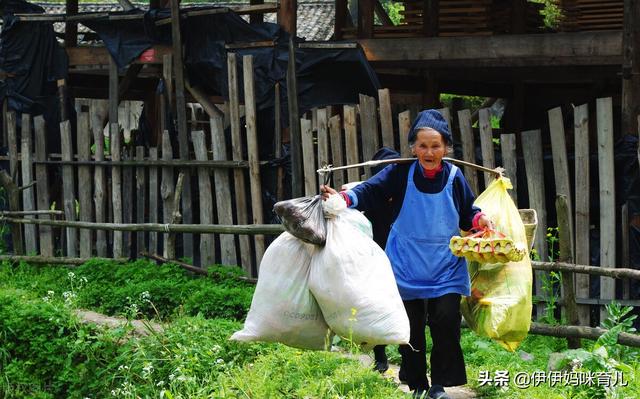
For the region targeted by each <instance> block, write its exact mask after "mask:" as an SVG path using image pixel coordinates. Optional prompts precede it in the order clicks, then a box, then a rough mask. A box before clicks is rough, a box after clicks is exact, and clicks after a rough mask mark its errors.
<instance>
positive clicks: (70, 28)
mask: <svg viewBox="0 0 640 399" xmlns="http://www.w3.org/2000/svg"><path fill="white" fill-rule="evenodd" d="M66 10H67V15H74V14H77V13H78V0H67V1H66ZM64 25H65V27H64V46H65V47H76V46H77V45H78V23H77V22H65V24H64Z"/></svg>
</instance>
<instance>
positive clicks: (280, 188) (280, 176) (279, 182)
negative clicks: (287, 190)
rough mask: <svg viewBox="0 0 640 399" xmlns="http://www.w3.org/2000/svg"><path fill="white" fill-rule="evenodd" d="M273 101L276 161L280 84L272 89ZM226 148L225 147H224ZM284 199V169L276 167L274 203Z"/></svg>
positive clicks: (279, 148)
mask: <svg viewBox="0 0 640 399" xmlns="http://www.w3.org/2000/svg"><path fill="white" fill-rule="evenodd" d="M273 91H274V93H275V99H274V107H273V109H274V115H273V120H274V122H273V123H274V127H273V132H274V138H273V147H274V148H273V154H274V156H275V158H276V159H280V157H282V118H281V117H282V114H281V110H280V106H281V103H280V83H279V82H278V83H276V84H275V87H274V90H273ZM225 148H226V147H225ZM283 199H284V168H283V167H282V166H277V169H276V201H282V200H283Z"/></svg>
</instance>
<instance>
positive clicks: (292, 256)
mask: <svg viewBox="0 0 640 399" xmlns="http://www.w3.org/2000/svg"><path fill="white" fill-rule="evenodd" d="M314 251H315V246H314V245H311V244H307V243H305V242H303V241H302V240H300V239H298V238H296V237H294V236H292V235H291V234H289V233H286V232H285V233H282V234H281V235H280V236H279V237H278V238H276V240H275V241H273V242H272V243H271V245H269V247H268V248H267V250H266V252H265V253H264V256H263V258H262V261H261V262H260V278H259V279H258V284H257V285H256V290H255V293H254V294H253V300H252V301H251V308H250V309H249V313H248V314H247V319H246V321H245V322H244V328H243V329H242V330H240V331H237V332H236V333H234V334H233V335H232V336H231V339H232V340H236V341H266V342H280V343H283V344H285V345H289V346H293V347H296V348H303V349H324V348H325V341H327V338H328V331H329V326H327V323H325V321H324V318H323V317H322V312H321V311H320V307H319V306H318V303H317V302H316V300H315V299H314V298H313V295H312V294H311V292H310V291H309V285H308V279H309V267H310V263H311V254H312V253H313V252H314Z"/></svg>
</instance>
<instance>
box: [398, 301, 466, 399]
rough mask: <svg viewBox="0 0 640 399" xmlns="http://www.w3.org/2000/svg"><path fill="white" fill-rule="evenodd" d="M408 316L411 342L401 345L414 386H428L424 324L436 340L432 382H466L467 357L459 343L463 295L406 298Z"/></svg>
mask: <svg viewBox="0 0 640 399" xmlns="http://www.w3.org/2000/svg"><path fill="white" fill-rule="evenodd" d="M403 302H404V308H405V309H406V311H407V316H408V317H409V324H410V327H411V337H410V339H409V343H410V344H411V346H412V347H413V349H412V348H410V347H409V345H401V346H400V354H401V355H402V369H403V370H404V371H405V373H406V377H407V384H408V385H409V388H410V389H412V390H415V389H420V390H422V389H424V390H427V389H429V380H428V379H427V353H426V337H425V327H426V325H427V324H428V325H429V330H430V332H431V339H432V340H433V349H432V350H431V359H430V360H431V361H430V363H431V382H432V384H433V385H442V386H447V387H448V386H455V385H464V384H466V383H467V374H466V372H465V366H464V357H463V355H462V348H461V347H460V295H459V294H446V295H443V296H441V297H438V298H430V299H416V300H411V301H403Z"/></svg>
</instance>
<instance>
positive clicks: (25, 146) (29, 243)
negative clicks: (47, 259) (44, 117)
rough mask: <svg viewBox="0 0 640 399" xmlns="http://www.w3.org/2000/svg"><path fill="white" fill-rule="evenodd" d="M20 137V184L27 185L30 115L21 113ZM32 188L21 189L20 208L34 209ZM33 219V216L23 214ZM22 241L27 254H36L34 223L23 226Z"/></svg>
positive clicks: (30, 169) (30, 167)
mask: <svg viewBox="0 0 640 399" xmlns="http://www.w3.org/2000/svg"><path fill="white" fill-rule="evenodd" d="M21 136H22V139H21V142H22V143H21V144H22V145H21V150H20V156H21V160H20V166H21V169H22V184H23V185H25V186H27V185H29V184H31V182H32V181H33V155H32V153H31V115H29V114H27V113H24V114H22V135H21ZM35 205H36V201H35V196H34V188H33V187H29V188H27V189H24V190H22V209H23V210H25V211H32V210H35V209H36V206H35ZM25 218H27V219H33V218H35V217H34V216H25ZM24 243H25V251H26V253H27V255H37V254H38V239H37V228H36V225H34V224H31V225H29V224H27V225H25V226H24Z"/></svg>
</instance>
